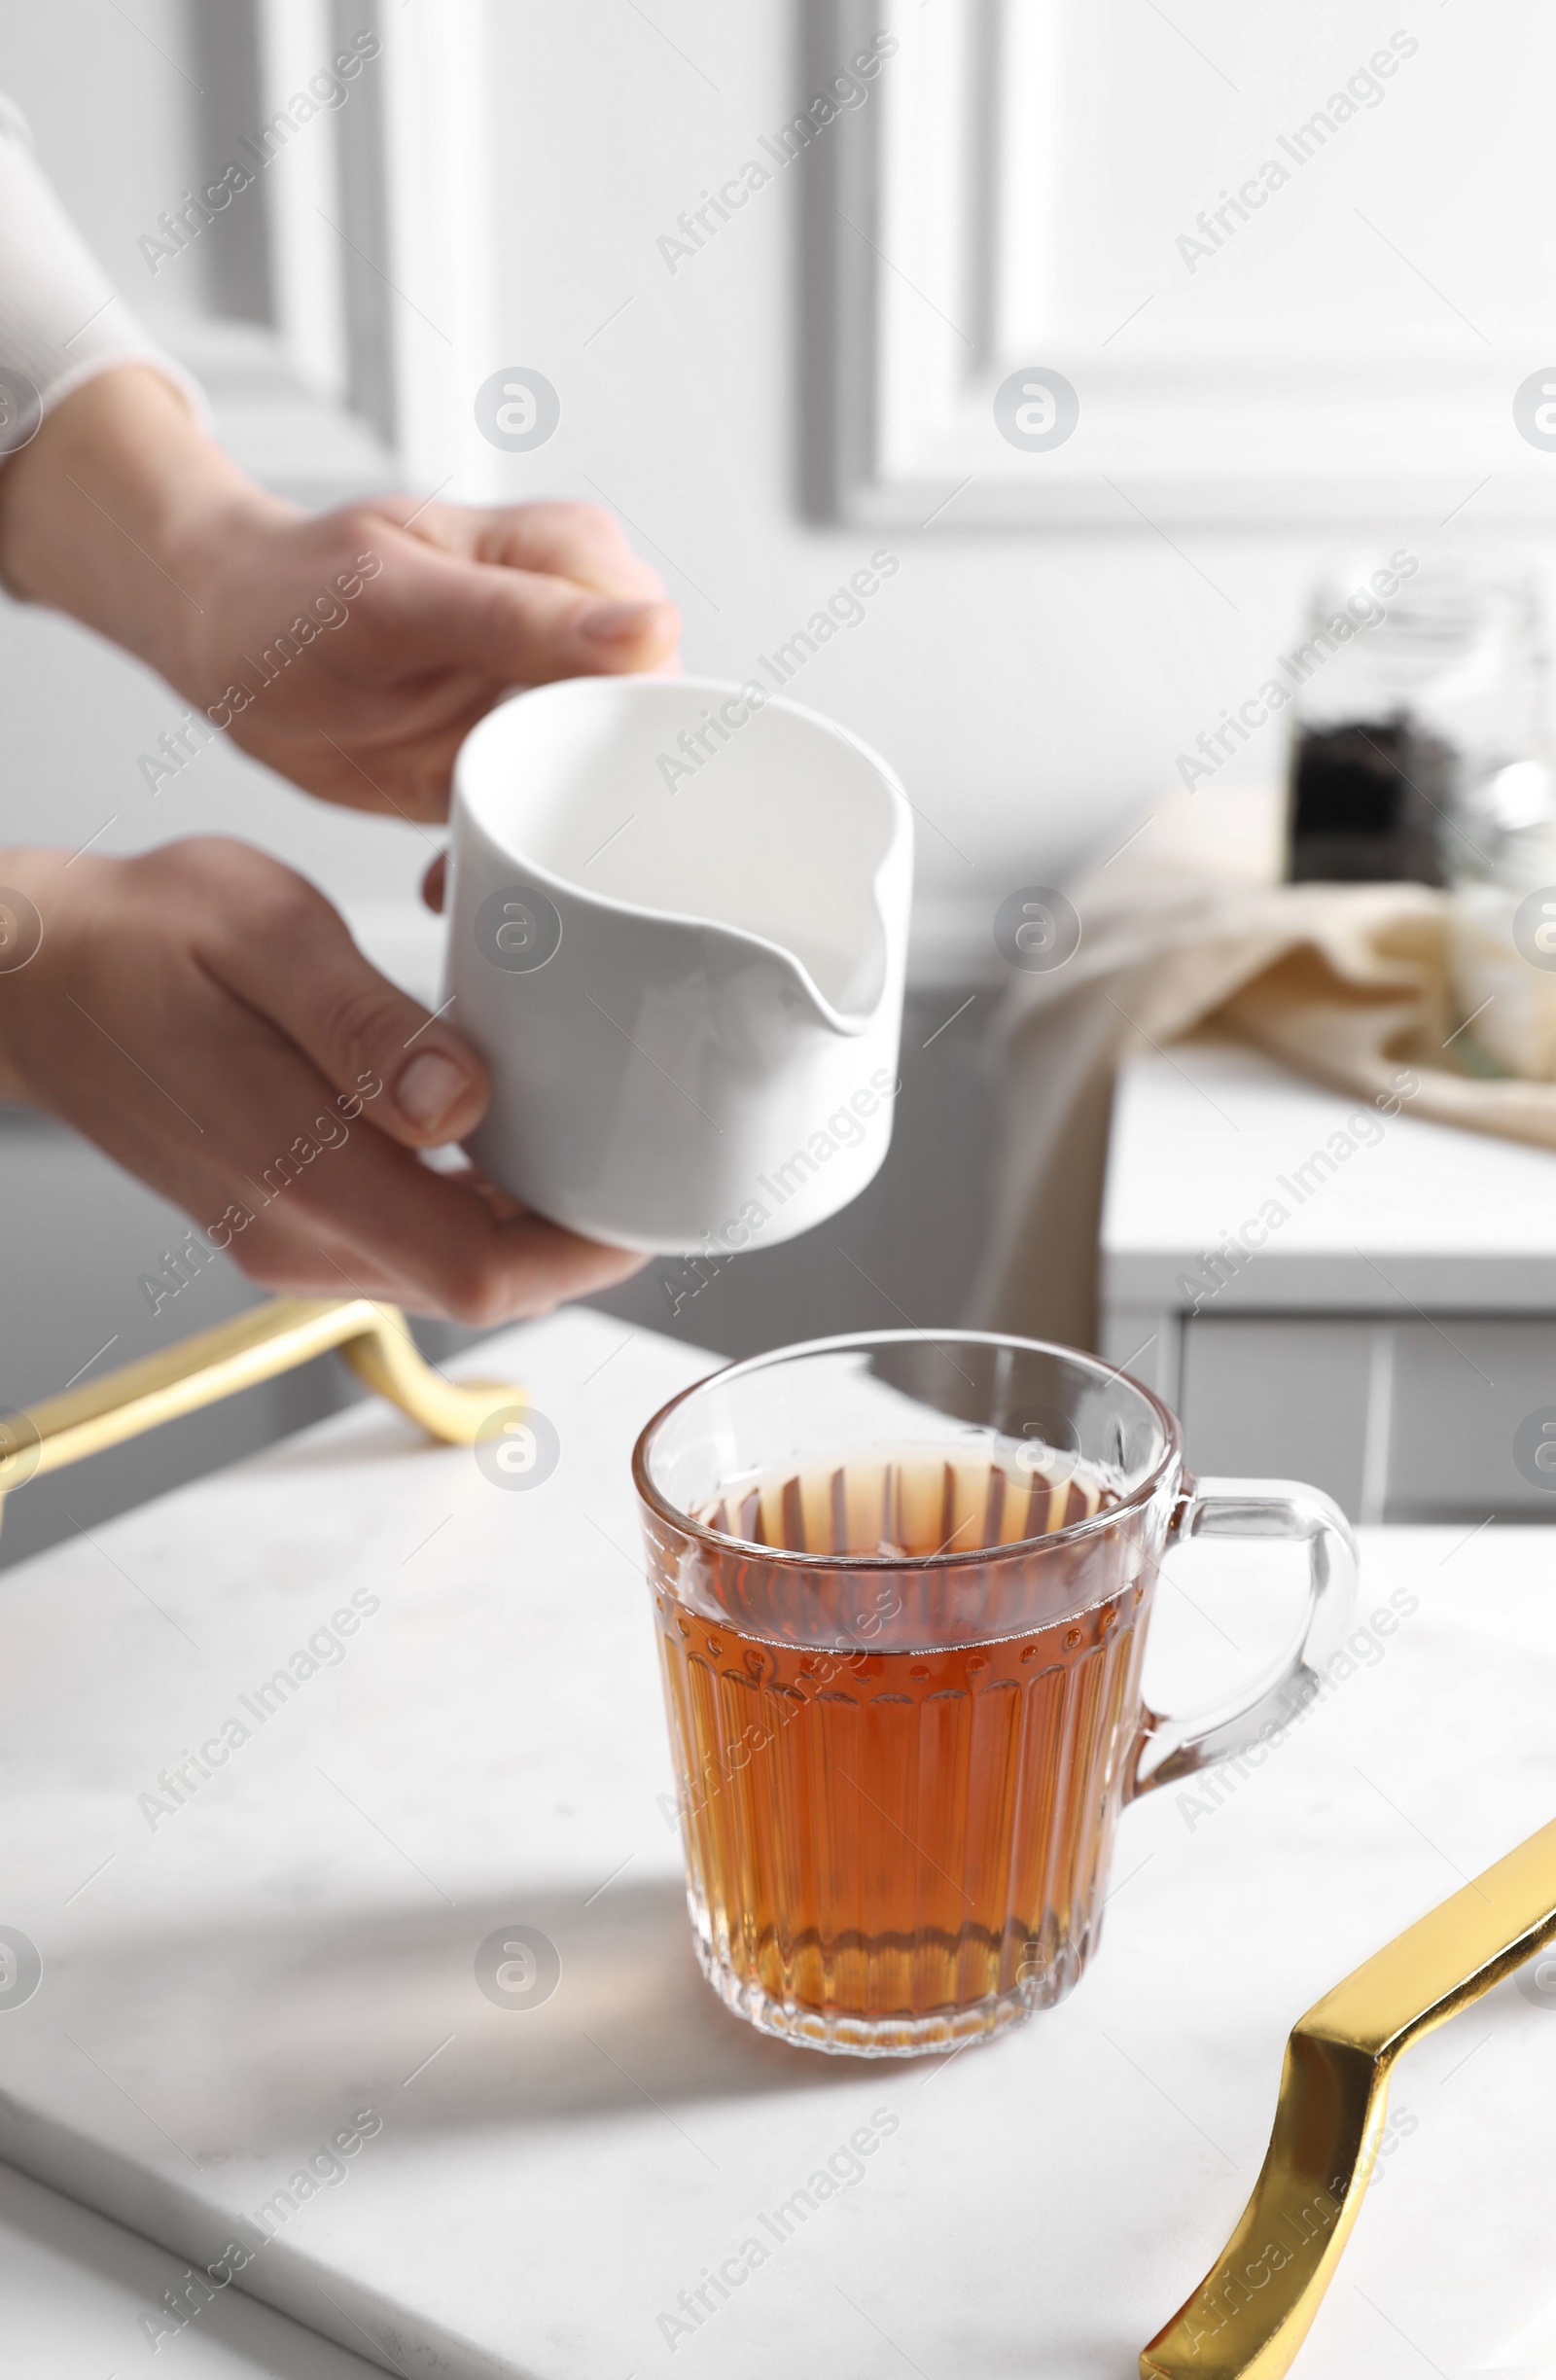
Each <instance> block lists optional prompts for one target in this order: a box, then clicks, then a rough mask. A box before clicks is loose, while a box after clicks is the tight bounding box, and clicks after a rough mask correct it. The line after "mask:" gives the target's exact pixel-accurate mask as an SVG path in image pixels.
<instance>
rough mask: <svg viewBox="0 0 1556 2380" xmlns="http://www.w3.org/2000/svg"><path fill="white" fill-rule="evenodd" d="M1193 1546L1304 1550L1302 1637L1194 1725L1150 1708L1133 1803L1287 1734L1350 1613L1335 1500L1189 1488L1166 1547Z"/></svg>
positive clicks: (1279, 1485) (1351, 1558) (1273, 1486)
mask: <svg viewBox="0 0 1556 2380" xmlns="http://www.w3.org/2000/svg"><path fill="white" fill-rule="evenodd" d="M1192 1537H1236V1538H1259V1537H1280V1538H1289V1539H1290V1538H1294V1539H1297V1540H1300V1541H1301V1542H1302V1543H1304V1544H1305V1545H1306V1546H1307V1549H1308V1608H1307V1615H1306V1617H1305V1618H1304V1620H1303V1623H1302V1633H1301V1635H1300V1637H1299V1638H1298V1640H1297V1642H1296V1644H1295V1645H1294V1646H1293V1648H1292V1649H1291V1652H1287V1653H1283V1654H1282V1655H1281V1657H1280V1659H1279V1660H1278V1661H1277V1662H1276V1663H1275V1665H1274V1667H1273V1668H1270V1669H1266V1670H1265V1671H1264V1673H1263V1674H1262V1675H1261V1676H1260V1677H1258V1678H1256V1679H1255V1682H1254V1684H1253V1686H1252V1687H1244V1688H1241V1689H1240V1690H1239V1692H1238V1695H1237V1697H1236V1698H1235V1699H1234V1700H1228V1701H1227V1702H1225V1703H1222V1704H1221V1705H1220V1706H1219V1707H1218V1708H1217V1709H1215V1710H1213V1711H1207V1712H1202V1713H1201V1714H1200V1715H1199V1717H1198V1718H1196V1719H1192V1720H1186V1719H1183V1720H1181V1719H1172V1718H1170V1717H1168V1716H1167V1715H1166V1714H1164V1713H1162V1712H1160V1711H1152V1710H1150V1709H1149V1707H1148V1708H1147V1710H1146V1711H1145V1713H1144V1716H1143V1720H1142V1724H1141V1732H1140V1736H1139V1739H1138V1742H1137V1745H1136V1754H1135V1766H1134V1774H1133V1777H1132V1779H1131V1781H1130V1787H1129V1793H1130V1797H1131V1799H1134V1798H1137V1797H1138V1796H1139V1795H1140V1794H1147V1793H1149V1792H1150V1791H1151V1789H1152V1787H1154V1786H1158V1785H1171V1784H1174V1783H1175V1782H1176V1781H1177V1779H1179V1778H1180V1777H1190V1776H1192V1775H1193V1773H1194V1771H1195V1769H1196V1768H1209V1767H1210V1766H1212V1765H1213V1764H1214V1763H1215V1762H1216V1761H1218V1760H1226V1759H1230V1758H1232V1757H1233V1755H1234V1754H1236V1753H1239V1752H1243V1751H1246V1749H1247V1748H1248V1746H1249V1745H1251V1744H1255V1743H1257V1741H1258V1740H1259V1738H1260V1736H1261V1735H1262V1734H1263V1733H1264V1730H1265V1729H1266V1728H1267V1727H1269V1726H1271V1725H1275V1726H1283V1725H1287V1724H1289V1723H1291V1720H1293V1719H1294V1718H1295V1716H1296V1714H1297V1712H1298V1711H1300V1710H1301V1709H1302V1708H1303V1707H1304V1705H1305V1704H1307V1703H1308V1702H1310V1701H1311V1700H1312V1698H1313V1696H1314V1695H1315V1694H1316V1693H1317V1692H1318V1690H1319V1683H1320V1679H1319V1669H1320V1664H1321V1663H1323V1662H1325V1661H1327V1660H1328V1659H1329V1658H1330V1657H1331V1656H1332V1655H1333V1654H1334V1653H1335V1652H1338V1650H1339V1647H1340V1644H1341V1642H1342V1640H1343V1638H1344V1637H1345V1634H1346V1632H1347V1630H1348V1629H1349V1627H1350V1625H1351V1620H1352V1616H1353V1613H1354V1611H1355V1608H1356V1582H1357V1546H1356V1538H1355V1536H1354V1534H1353V1533H1352V1529H1351V1524H1350V1522H1349V1521H1348V1520H1347V1519H1346V1517H1345V1514H1344V1513H1343V1512H1342V1511H1341V1510H1340V1508H1339V1506H1338V1505H1337V1504H1336V1503H1335V1502H1334V1499H1333V1498H1332V1496H1326V1495H1325V1493H1324V1491H1323V1489H1322V1488H1317V1487H1304V1486H1303V1485H1302V1483H1301V1481H1300V1480H1297V1479H1197V1480H1196V1479H1190V1478H1187V1477H1186V1476H1185V1481H1184V1487H1183V1492H1182V1494H1181V1495H1180V1496H1179V1499H1178V1503H1177V1505H1176V1506H1175V1508H1174V1510H1173V1516H1172V1518H1171V1520H1170V1521H1169V1522H1168V1524H1167V1547H1168V1548H1171V1547H1172V1546H1174V1545H1183V1544H1184V1543H1185V1540H1186V1539H1188V1538H1192Z"/></svg>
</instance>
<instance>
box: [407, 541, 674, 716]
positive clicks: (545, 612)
mask: <svg viewBox="0 0 1556 2380" xmlns="http://www.w3.org/2000/svg"><path fill="white" fill-rule="evenodd" d="M406 546H407V549H408V551H404V550H403V551H402V552H401V553H400V554H399V555H398V556H397V557H396V562H397V567H394V568H392V569H389V570H386V571H385V572H384V574H383V581H384V584H383V594H382V596H381V598H380V602H381V604H382V606H383V608H384V611H385V613H386V614H388V615H389V620H388V622H387V624H390V625H391V626H392V627H393V629H395V630H397V631H399V632H400V633H401V634H402V635H403V636H404V638H405V641H406V643H407V650H410V651H412V652H413V654H414V656H415V657H416V659H417V661H418V663H419V665H420V666H421V667H423V668H425V667H426V665H427V663H428V662H429V661H450V662H455V663H458V664H461V665H463V666H464V667H467V668H469V667H475V668H477V669H478V670H480V671H481V672H482V673H483V674H484V675H485V676H487V677H489V678H493V679H495V680H496V681H497V682H498V684H499V685H502V686H543V685H545V684H547V683H548V681H549V680H551V679H552V678H581V677H582V678H591V677H602V676H609V675H613V674H615V673H617V672H619V671H624V670H635V669H654V668H656V667H658V666H660V665H661V664H662V663H664V662H666V661H667V660H668V659H669V658H670V657H671V656H672V655H673V654H674V652H675V649H676V646H677V644H678V642H679V641H680V635H681V615H680V613H679V612H678V611H677V609H676V607H675V605H674V604H673V603H672V602H670V600H669V598H668V597H667V596H663V595H651V596H628V597H621V596H601V595H598V594H596V593H595V592H594V591H593V590H592V589H591V588H589V587H586V586H579V585H578V584H577V582H576V581H575V580H573V579H560V578H552V577H549V576H548V575H547V574H546V573H544V572H541V571H533V570H513V569H510V568H508V567H507V566H505V565H504V564H501V563H495V562H476V561H467V560H466V559H464V558H463V557H462V556H460V555H456V554H445V553H441V552H439V551H437V549H436V548H434V547H429V546H425V545H423V544H421V543H420V542H419V541H418V540H414V539H408V538H407V541H406Z"/></svg>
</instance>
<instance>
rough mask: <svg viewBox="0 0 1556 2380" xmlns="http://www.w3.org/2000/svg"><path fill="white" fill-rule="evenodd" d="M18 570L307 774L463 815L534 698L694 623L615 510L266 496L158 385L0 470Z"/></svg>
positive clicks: (656, 662) (125, 382)
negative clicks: (324, 509) (498, 737)
mask: <svg viewBox="0 0 1556 2380" xmlns="http://www.w3.org/2000/svg"><path fill="white" fill-rule="evenodd" d="M0 575H3V576H4V578H5V580H6V581H7V582H8V584H9V585H10V586H12V587H13V588H14V589H15V591H16V592H17V593H18V594H22V595H26V596H30V597H31V598H33V599H34V600H36V601H38V602H43V603H51V604H53V605H54V606H55V607H56V608H57V609H59V610H61V611H65V612H69V613H71V614H72V615H73V616H74V617H75V618H76V619H78V620H81V621H84V622H86V623H87V625H88V626H89V627H94V628H97V629H99V630H101V632H102V633H103V634H104V635H106V636H110V637H112V638H114V640H115V641H116V642H117V643H119V644H122V645H124V646H125V647H126V648H127V649H128V650H129V651H130V652H132V653H135V654H138V655H139V656H140V657H141V658H142V659H143V660H146V661H149V662H150V663H151V664H152V665H153V667H155V668H157V669H159V670H160V672H161V674H162V675H163V677H165V678H166V679H167V680H168V682H169V683H170V684H171V685H173V686H175V687H176V688H177V689H178V691H179V693H182V694H183V695H184V696H185V698H186V699H187V700H189V701H191V702H193V703H195V704H196V705H197V706H198V707H199V709H200V710H202V711H203V712H204V713H205V715H206V716H207V717H208V718H209V719H210V721H211V723H212V725H213V726H214V727H216V728H222V729H224V730H226V731H227V732H228V733H230V736H231V738H232V740H233V742H234V743H236V744H239V745H241V746H242V748H243V750H244V751H245V752H250V753H252V754H253V755H254V757H255V758H256V759H257V760H261V761H264V762H265V764H266V765H267V766H269V767H271V768H275V769H278V770H279V771H280V772H281V774H282V775H283V776H288V777H290V778H291V779H292V780H293V782H294V784H297V785H301V786H302V787H303V788H304V789H305V790H306V791H307V792H309V793H311V794H318V795H320V796H322V797H323V799H326V800H328V801H337V802H342V803H344V804H345V805H346V806H347V807H349V808H353V809H376V810H388V811H399V812H400V813H401V814H402V816H404V817H407V818H415V819H437V818H442V815H443V813H444V811H445V809H446V807H447V802H448V780H449V773H450V770H451V768H452V766H453V758H454V754H455V752H456V751H457V749H458V747H459V743H460V740H461V738H462V737H463V736H464V735H465V734H466V733H467V732H468V731H469V729H470V728H472V727H473V726H474V725H475V723H476V721H477V719H479V718H480V717H481V716H482V714H483V713H484V712H486V711H488V710H490V709H491V707H492V705H493V703H494V702H496V701H498V700H499V699H500V698H501V696H502V695H503V694H505V693H509V692H510V691H512V690H513V688H514V687H519V686H535V685H540V684H542V683H544V682H546V681H548V680H549V679H552V678H567V677H583V676H599V675H604V674H610V673H614V672H617V671H624V670H638V669H654V668H662V667H665V666H667V665H673V661H674V655H675V648H676V641H677V638H678V636H679V634H680V616H679V614H678V613H677V611H676V608H675V606H674V605H673V604H672V603H670V602H669V601H668V600H667V599H666V597H665V593H664V588H663V586H662V585H661V584H660V581H659V579H658V577H657V575H656V573H655V572H654V571H653V570H651V569H650V568H649V566H648V564H647V563H646V562H642V561H640V560H639V559H638V557H637V556H636V554H634V552H633V551H632V549H631V547H630V546H629V545H628V544H627V542H626V539H625V538H624V537H623V535H622V533H621V531H620V529H619V527H618V526H617V523H616V521H615V520H614V519H613V518H612V516H611V515H610V514H609V513H606V512H603V511H601V510H599V509H598V508H596V507H595V506H592V505H584V504H564V503H545V504H519V505H507V506H494V507H489V508H483V507H478V506H466V505H454V504H438V503H431V502H429V503H418V502H417V500H416V499H415V498H414V497H412V496H384V497H374V498H372V499H371V500H369V501H366V502H362V503H357V504H351V505H346V506H344V507H342V508H341V509H340V510H338V511H336V512H333V513H323V514H318V515H314V514H308V513H304V512H302V511H301V510H300V509H299V508H298V507H297V506H295V505H291V504H286V503H283V502H282V501H281V500H280V499H279V498H278V497H274V496H269V495H266V494H265V492H264V490H263V489H261V488H259V487H257V486H256V485H255V483H254V481H253V480H250V479H249V478H248V477H247V475H246V474H245V473H244V472H242V471H241V470H239V468H238V466H237V465H236V464H235V463H234V462H233V461H232V460H231V458H230V456H229V455H227V454H225V453H224V452H223V451H222V449H221V447H219V446H218V445H216V444H214V443H213V441H212V440H211V439H209V438H208V437H207V436H206V435H205V433H204V431H203V430H202V429H201V428H200V426H199V424H198V423H197V422H196V421H195V418H194V416H193V414H192V413H191V411H190V409H189V407H188V406H187V405H186V404H185V402H184V400H183V398H182V397H181V396H180V395H179V394H178V392H177V391H176V390H175V389H174V388H173V387H172V385H171V384H170V383H169V382H168V381H166V380H164V379H162V378H161V377H160V375H159V373H156V372H154V371H152V370H151V369H150V368H149V367H146V366H143V365H128V366H125V367H124V368H122V369H121V370H119V371H116V372H108V373H102V374H100V375H99V376H98V377H97V378H96V379H94V380H89V381H88V382H87V384H86V385H85V386H84V387H82V388H80V389H78V390H76V391H75V393H74V394H73V395H72V396H70V397H68V398H66V400H65V401H64V403H63V404H62V405H61V406H60V407H59V408H58V409H57V411H56V412H54V413H53V414H52V415H51V416H50V418H49V420H48V421H47V422H45V424H44V426H43V428H42V429H41V430H40V431H39V433H38V435H37V437H36V438H35V439H34V440H33V441H32V443H31V444H30V445H27V446H24V447H23V448H22V449H21V450H20V452H19V453H18V454H16V455H13V456H12V457H11V459H10V461H9V462H8V463H6V465H5V467H4V468H3V469H0Z"/></svg>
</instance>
